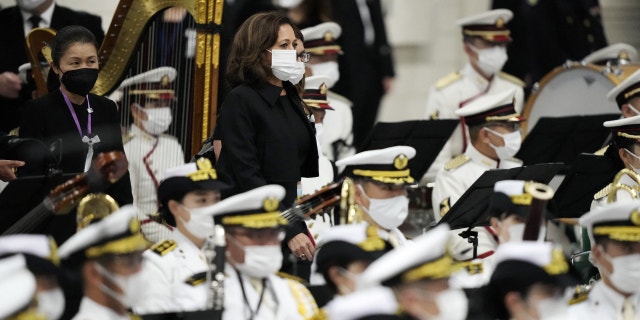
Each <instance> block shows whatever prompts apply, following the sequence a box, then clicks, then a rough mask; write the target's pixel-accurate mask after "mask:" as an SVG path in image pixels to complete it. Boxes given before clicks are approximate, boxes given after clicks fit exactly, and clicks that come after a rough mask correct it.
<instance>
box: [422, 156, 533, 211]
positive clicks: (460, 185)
mask: <svg viewBox="0 0 640 320" xmlns="http://www.w3.org/2000/svg"><path fill="white" fill-rule="evenodd" d="M520 166H522V162H521V161H519V160H518V159H515V158H514V159H508V160H501V161H500V162H498V161H496V160H493V159H491V158H489V157H487V156H485V155H483V154H482V153H480V151H478V150H477V149H476V148H474V147H473V145H471V144H469V146H467V151H465V153H464V154H462V155H460V156H458V157H456V158H454V159H452V160H450V161H449V162H447V163H446V164H445V168H444V170H440V172H438V175H437V176H436V181H435V186H434V188H433V194H432V198H431V200H432V203H433V206H434V208H437V206H440V211H439V212H438V211H437V210H434V212H433V213H434V218H435V221H436V222H438V221H440V219H442V216H444V214H446V213H447V212H448V210H449V209H450V208H451V206H453V204H454V203H456V201H458V199H459V198H460V197H461V196H462V194H464V192H465V191H466V190H467V189H468V188H469V187H470V186H471V185H472V184H473V183H474V182H475V181H476V180H477V179H478V178H480V176H481V175H482V174H483V173H484V172H485V171H487V170H490V169H496V168H497V169H511V168H516V167H520Z"/></svg>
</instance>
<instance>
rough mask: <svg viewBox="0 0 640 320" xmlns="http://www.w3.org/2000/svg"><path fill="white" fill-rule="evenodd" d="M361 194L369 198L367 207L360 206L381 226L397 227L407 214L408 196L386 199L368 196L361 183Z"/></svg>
mask: <svg viewBox="0 0 640 320" xmlns="http://www.w3.org/2000/svg"><path fill="white" fill-rule="evenodd" d="M358 188H360V191H362V196H363V197H365V198H366V199H367V200H369V208H368V209H367V208H365V207H364V206H363V207H361V208H362V210H364V211H365V212H366V213H367V214H368V215H369V216H370V217H371V219H373V221H375V223H377V224H378V225H380V226H381V227H382V228H384V229H387V230H391V229H395V228H397V227H399V226H400V225H401V224H402V223H403V222H404V219H406V218H407V215H409V198H407V196H404V195H399V196H396V197H393V198H387V199H373V198H369V196H368V195H367V193H366V192H364V189H363V188H362V186H361V185H358Z"/></svg>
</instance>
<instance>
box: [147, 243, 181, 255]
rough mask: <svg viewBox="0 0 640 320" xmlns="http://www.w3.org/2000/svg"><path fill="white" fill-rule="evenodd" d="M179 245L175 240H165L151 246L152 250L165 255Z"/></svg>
mask: <svg viewBox="0 0 640 320" xmlns="http://www.w3.org/2000/svg"><path fill="white" fill-rule="evenodd" d="M177 246H178V244H177V243H176V242H175V241H174V240H164V241H162V242H158V243H156V244H154V245H153V246H152V247H151V251H153V252H155V253H157V254H158V255H160V256H164V255H166V254H167V253H169V252H171V251H172V250H173V249H175V248H176V247H177Z"/></svg>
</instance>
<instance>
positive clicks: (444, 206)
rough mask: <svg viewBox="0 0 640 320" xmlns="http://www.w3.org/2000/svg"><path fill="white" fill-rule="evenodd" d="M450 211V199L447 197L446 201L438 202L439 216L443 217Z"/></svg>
mask: <svg viewBox="0 0 640 320" xmlns="http://www.w3.org/2000/svg"><path fill="white" fill-rule="evenodd" d="M449 210H451V197H447V198H446V199H444V200H442V202H440V216H441V217H444V215H445V214H447V213H448V212H449Z"/></svg>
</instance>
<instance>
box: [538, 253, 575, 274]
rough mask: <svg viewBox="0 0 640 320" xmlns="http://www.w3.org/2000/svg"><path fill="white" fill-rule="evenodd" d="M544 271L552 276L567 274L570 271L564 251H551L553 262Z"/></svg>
mask: <svg viewBox="0 0 640 320" xmlns="http://www.w3.org/2000/svg"><path fill="white" fill-rule="evenodd" d="M544 271H546V272H547V273H548V274H550V275H559V274H565V273H567V272H568V271H569V264H568V263H567V260H566V259H565V258H564V254H563V253H562V250H560V249H557V248H556V249H553V251H551V262H550V263H549V264H548V265H546V266H544Z"/></svg>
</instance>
